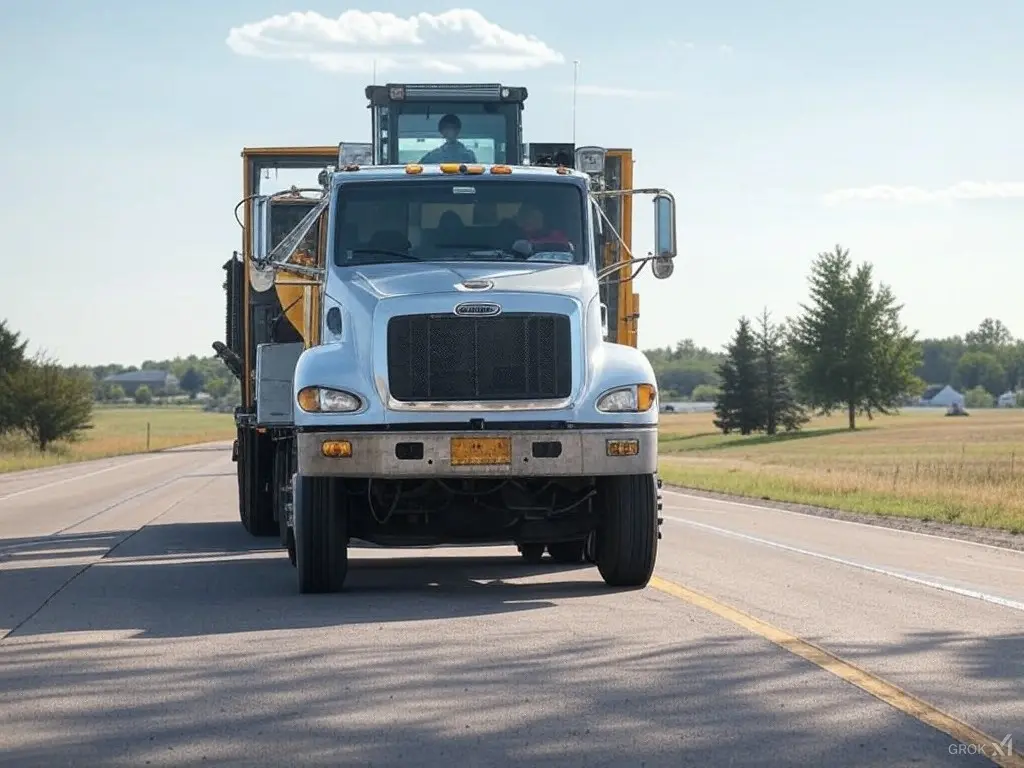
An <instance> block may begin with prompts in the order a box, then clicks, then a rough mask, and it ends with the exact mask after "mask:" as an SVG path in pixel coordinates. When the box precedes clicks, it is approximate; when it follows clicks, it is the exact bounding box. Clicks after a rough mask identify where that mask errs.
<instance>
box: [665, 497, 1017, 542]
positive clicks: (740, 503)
mask: <svg viewBox="0 0 1024 768" xmlns="http://www.w3.org/2000/svg"><path fill="white" fill-rule="evenodd" d="M661 492H662V494H671V495H673V496H679V497H681V498H684V499H693V500H695V501H708V502H711V503H712V504H722V505H725V506H731V507H742V508H744V509H756V510H758V511H762V512H764V511H768V512H778V513H780V514H783V515H799V516H800V517H803V518H808V517H812V518H814V519H816V520H822V521H824V522H829V523H842V524H843V525H856V526H859V527H861V528H870V529H872V530H875V531H888V532H890V533H901V534H907V535H909V536H924V537H925V538H929V539H938V540H939V541H949V542H952V543H954V544H967V545H969V546H972V547H982V548H984V549H995V550H998V551H999V552H1007V553H1009V554H1012V555H1019V556H1020V557H1024V552H1021V551H1020V550H1019V549H1010V548H1009V547H1000V546H999V545H998V544H985V543H983V542H980V541H971V540H970V539H960V538H957V537H956V536H943V535H942V534H940V533H925V532H924V531H907V530H904V529H903V528H893V527H892V526H890V525H885V523H884V522H879V523H878V524H872V523H859V522H857V521H856V520H842V519H839V518H835V517H826V516H824V515H814V514H808V513H806V512H794V511H793V510H791V509H779V508H778V507H769V506H767V505H765V504H752V503H750V502H746V501H730V500H729V499H715V498H711V497H710V496H698V495H697V494H693V493H685V492H683V491H674V490H672V489H670V488H662V489H661ZM836 511H837V512H842V510H836ZM850 514H856V513H850Z"/></svg>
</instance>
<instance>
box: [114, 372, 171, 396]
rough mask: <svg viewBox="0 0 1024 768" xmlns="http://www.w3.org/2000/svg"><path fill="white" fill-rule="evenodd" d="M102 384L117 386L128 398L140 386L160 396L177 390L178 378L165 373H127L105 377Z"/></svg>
mask: <svg viewBox="0 0 1024 768" xmlns="http://www.w3.org/2000/svg"><path fill="white" fill-rule="evenodd" d="M103 383H104V384H117V385H118V386H119V387H121V389H123V390H124V393H125V395H127V396H128V397H133V396H134V395H135V391H136V390H137V389H138V388H139V387H141V386H142V385H146V386H147V387H149V390H150V392H152V393H153V394H154V395H162V394H166V393H169V392H173V391H175V390H176V389H177V388H178V377H177V376H175V375H174V374H173V373H168V372H167V371H128V372H126V373H115V374H113V375H112V376H107V377H106V378H104V379H103Z"/></svg>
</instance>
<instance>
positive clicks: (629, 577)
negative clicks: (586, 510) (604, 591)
mask: <svg viewBox="0 0 1024 768" xmlns="http://www.w3.org/2000/svg"><path fill="white" fill-rule="evenodd" d="M657 492H658V488H657V482H656V480H655V477H654V475H621V476H611V477H603V478H601V479H600V481H599V483H598V498H599V499H600V503H601V505H602V507H603V515H602V520H601V524H600V527H599V529H598V532H597V541H596V545H597V546H596V552H595V555H596V559H597V569H598V571H599V572H600V573H601V578H603V579H604V582H605V584H607V585H608V586H610V587H632V588H637V587H645V586H647V582H649V581H650V580H651V576H652V575H653V574H654V561H655V560H656V559H657V555H658V493H657Z"/></svg>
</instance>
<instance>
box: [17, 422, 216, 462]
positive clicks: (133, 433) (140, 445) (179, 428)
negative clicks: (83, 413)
mask: <svg viewBox="0 0 1024 768" xmlns="http://www.w3.org/2000/svg"><path fill="white" fill-rule="evenodd" d="M147 424H148V425H149V447H150V449H151V450H159V449H161V448H173V447H175V446H179V445H190V444H192V443H203V442H208V441H211V440H229V439H232V438H234V435H235V421H234V417H233V416H232V415H231V414H230V413H208V412H205V411H202V410H200V409H198V408H188V407H180V408H179V407H166V406H161V407H158V408H141V407H124V408H100V407H97V408H96V409H94V411H93V428H92V429H90V430H87V431H86V432H85V434H84V435H83V437H82V440H81V441H79V442H77V443H71V444H59V445H57V446H55V447H54V448H53V449H52V450H48V451H47V452H46V453H45V454H41V453H40V452H39V451H38V450H37V449H35V448H33V447H32V446H31V445H28V444H26V443H25V442H24V441H23V440H20V439H18V438H15V437H13V436H10V435H9V436H6V437H4V438H0V472H11V471H14V470H19V469H35V468H38V467H48V466H53V465H55V464H63V463H66V462H72V461H85V460H87V459H102V458H106V457H108V456H120V455H123V454H126V453H138V452H141V451H145V450H146V425H147Z"/></svg>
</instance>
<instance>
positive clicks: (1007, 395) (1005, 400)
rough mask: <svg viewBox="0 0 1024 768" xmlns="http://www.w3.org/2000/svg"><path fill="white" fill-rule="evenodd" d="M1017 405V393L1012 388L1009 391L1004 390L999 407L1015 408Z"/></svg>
mask: <svg viewBox="0 0 1024 768" xmlns="http://www.w3.org/2000/svg"><path fill="white" fill-rule="evenodd" d="M1016 406H1017V393H1016V392H1014V391H1013V390H1012V389H1011V390H1009V391H1008V392H1003V394H1001V395H1000V396H999V407H1000V408H1015V407H1016Z"/></svg>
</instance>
